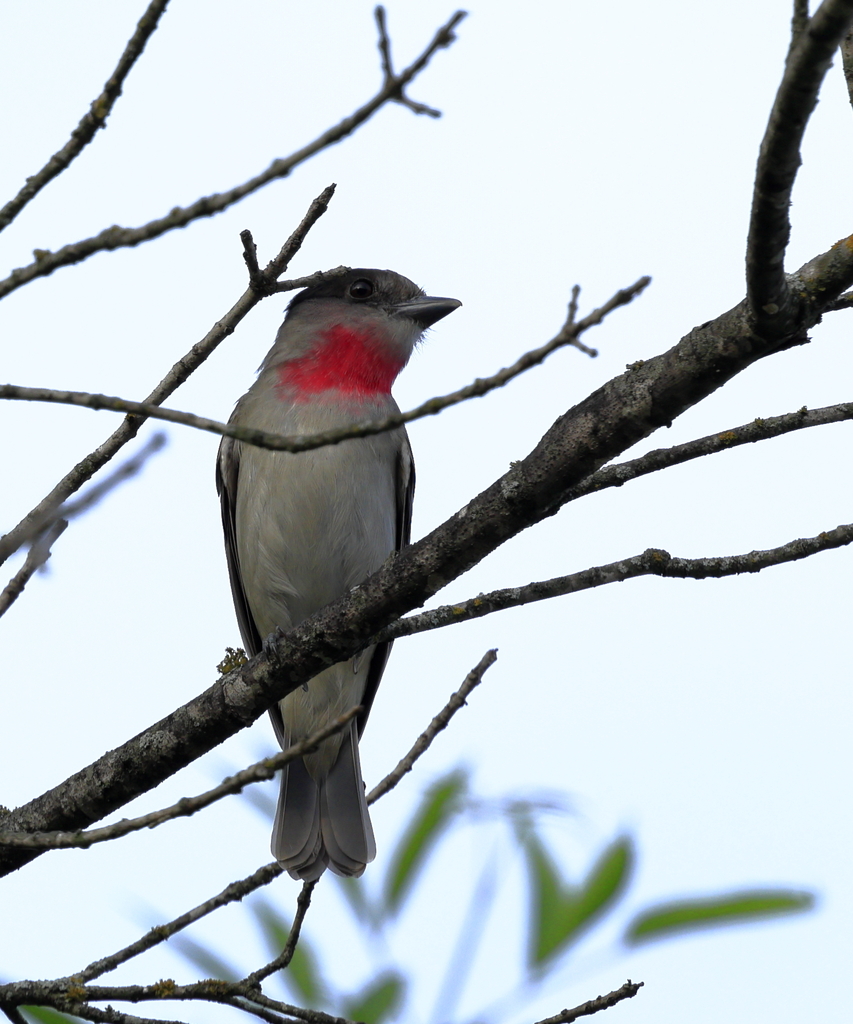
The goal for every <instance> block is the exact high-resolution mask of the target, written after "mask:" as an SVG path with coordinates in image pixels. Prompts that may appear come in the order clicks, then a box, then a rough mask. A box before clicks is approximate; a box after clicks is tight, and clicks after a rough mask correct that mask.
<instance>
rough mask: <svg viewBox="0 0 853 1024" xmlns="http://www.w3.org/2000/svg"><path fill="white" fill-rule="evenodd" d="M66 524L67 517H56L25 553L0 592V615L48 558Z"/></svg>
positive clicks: (3, 613)
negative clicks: (22, 560) (23, 560)
mask: <svg viewBox="0 0 853 1024" xmlns="http://www.w3.org/2000/svg"><path fill="white" fill-rule="evenodd" d="M67 526H68V520H67V519H58V520H56V522H54V523H53V525H52V526H50V527H49V528H48V529H47V530H45V531H44V533H43V534H42V535H41V536H40V537H39V538H38V540H36V541H35V543H34V544H33V545H32V547H31V548H30V550H29V552H28V554H27V557H26V561H25V562H24V564H23V565H22V566H21V568H20V569H19V570H18V571H17V572H16V573H15V575H14V576H13V577H12V578H11V579H10V580H9V582H8V583H7V584H6V586H5V587H4V588H3V591H2V593H0V615H5V613H6V612H7V611H8V610H9V609H10V608H11V607H12V605H13V604H14V602H15V601H16V600H17V599H18V598H19V597H20V596H21V594H22V593H23V590H24V587H25V586H26V585H27V584H28V583H29V581H30V580H31V579H32V577H33V575H34V574H35V573H36V572H37V571H38V570H39V569H41V567H42V566H43V565H44V564H45V562H47V560H48V558H50V549H51V548H52V547H53V543H54V541H56V540H58V539H59V538H60V537H61V536H62V534H63V533H64V532H65V530H66V528H67Z"/></svg>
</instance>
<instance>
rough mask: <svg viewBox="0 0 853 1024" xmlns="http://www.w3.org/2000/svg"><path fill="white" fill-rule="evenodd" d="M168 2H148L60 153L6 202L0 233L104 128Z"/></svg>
mask: <svg viewBox="0 0 853 1024" xmlns="http://www.w3.org/2000/svg"><path fill="white" fill-rule="evenodd" d="M168 2H169V0H151V3H150V4H149V5H148V9H147V10H146V11H145V13H144V14H143V15H142V17H141V18H140V19H139V24H138V25H137V26H136V31H135V32H134V33H133V35H132V36H131V37H130V40H129V41H128V44H127V46H126V47H125V49H124V53H123V54H122V55H121V57H120V58H119V62H118V64H117V65H116V69H115V71H113V73H112V74H111V75H110V77H109V78H108V79H107V81H106V83H105V84H104V88H103V89H102V90H101V95H100V96H99V97H98V98H97V99H96V100H94V101H93V102H92V105H91V106H90V107H89V109H88V110H87V111H86V113H85V114H84V115H83V117H82V118H81V119H80V123H79V124H78V125H77V127H76V128H75V129H74V131H73V132H72V133H71V138H70V139H69V140H68V142H66V143H65V145H64V146H63V147H62V149H60V150H59V151H58V152H57V153H54V154H53V156H52V157H51V158H50V160H48V162H47V163H46V164H45V165H44V167H42V169H41V170H40V171H38V172H37V173H36V174H34V175H32V177H29V178H27V181H26V184H25V185H24V187H23V188H22V189H21V190H20V192H19V193H18V194H17V195H16V196H15V198H14V199H10V200H9V202H8V203H6V205H5V206H4V207H3V208H2V209H0V231H2V230H3V229H4V228H6V227H8V226H9V225H10V224H11V223H12V221H13V220H14V219H15V218H16V217H17V216H18V214H19V213H20V212H21V210H23V208H24V207H25V206H26V205H27V203H29V202H30V201H31V200H32V199H34V198H35V197H36V196H37V195H38V194H39V192H41V190H42V189H43V188H44V187H45V186H46V185H47V184H49V183H50V182H51V181H53V179H54V178H56V177H57V176H58V175H60V174H62V172H63V171H64V170H65V168H66V167H68V166H69V165H70V164H71V162H72V161H73V160H75V159H76V158H77V157H78V156H79V155H80V153H82V152H83V150H84V149H85V148H86V146H88V145H89V143H90V142H91V141H92V139H93V138H94V137H95V133H96V132H97V130H98V129H99V128H105V127H106V122H107V118H108V117H109V116H110V114H111V113H112V109H113V107H114V106H115V102H116V100H117V99H118V98H119V96H121V90H122V87H123V86H124V82H125V79H126V78H127V76H128V75H129V74H130V72H131V70H132V68H133V66H134V64H135V63H136V62H137V61H138V60H139V58H140V57H141V56H142V51H143V50H144V49H145V44H146V43H147V42H148V40H149V39H150V38H151V36H152V35H153V34H154V32H155V31H156V30H157V26H158V25H159V24H160V18H161V16H162V14H163V12H164V11H165V10H166V5H167V4H168Z"/></svg>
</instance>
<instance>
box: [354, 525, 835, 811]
mask: <svg viewBox="0 0 853 1024" xmlns="http://www.w3.org/2000/svg"><path fill="white" fill-rule="evenodd" d="M848 544H853V523H850V524H847V525H842V526H836V527H835V529H834V530H827V531H825V532H824V533H819V534H818V535H817V537H807V538H804V539H798V540H792V541H789V542H788V543H787V544H781V545H780V546H779V547H775V548H770V549H768V550H766V551H750V552H748V553H747V554H745V555H723V556H719V557H712V558H673V556H672V555H671V554H670V553H669V552H668V551H663V550H661V549H660V548H648V550H646V551H644V552H643V553H642V554H641V555H634V556H633V557H632V558H623V559H620V561H618V562H610V563H609V564H608V565H596V566H593V567H592V568H591V569H584V570H583V571H582V572H575V573H572V574H571V575H570V576H557V577H555V578H554V579H550V580H540V581H539V582H537V583H528V584H526V585H525V586H523V587H504V588H503V589H501V590H492V591H491V592H490V593H488V594H478V595H477V597H472V598H470V599H469V600H467V601H460V602H458V603H457V604H446V605H442V606H441V607H440V608H433V609H431V610H430V611H427V612H421V613H420V614H419V615H410V616H409V617H408V618H405V619H400V620H399V621H398V622H395V623H393V625H391V626H388V628H387V629H383V630H382V632H381V633H379V634H378V636H376V637H375V638H374V639H373V641H372V642H373V643H387V642H388V641H389V640H397V639H399V638H400V637H403V636H412V635H414V634H415V633H425V632H427V631H428V630H431V629H441V628H442V627H443V626H451V625H453V624H454V623H457V622H470V621H471V620H472V619H481V618H482V617H483V616H484V615H491V614H492V612H501V611H505V610H506V609H507V608H518V607H520V606H521V605H525V604H532V603H533V602H535V601H547V600H549V599H550V598H552V597H564V596H565V595H566V594H577V593H579V592H580V591H582V590H593V589H594V588H595V587H603V586H606V585H607V584H608V583H622V582H623V581H624V580H631V579H636V578H637V577H638V576H666V577H669V578H671V579H692V580H704V579H709V578H713V579H721V578H722V577H723V576H737V575H740V574H741V573H745V572H761V570H762V569H769V568H770V567H771V566H774V565H784V564H785V563H786V562H797V561H799V560H800V559H803V558H810V557H811V556H812V555H816V554H818V553H819V552H821V551H831V550H832V549H833V548H840V547H846V546H847V545H848ZM371 795H372V794H371Z"/></svg>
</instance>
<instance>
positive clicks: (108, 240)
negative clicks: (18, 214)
mask: <svg viewBox="0 0 853 1024" xmlns="http://www.w3.org/2000/svg"><path fill="white" fill-rule="evenodd" d="M464 17H465V12H464V11H457V12H456V13H455V14H454V15H453V16H452V17H451V18H450V19H449V20H448V21H447V23H446V24H445V25H443V26H442V27H441V28H440V29H439V30H438V32H436V34H435V36H434V37H433V39H432V41H431V42H430V43H429V45H428V46H427V47H426V49H425V50H424V51H423V53H422V54H421V55H420V57H418V58H417V60H415V61H413V62H412V63H411V64H410V65H409V66H408V67H407V68H406V69H405V70H404V71H401V72H400V74H399V75H396V76H394V77H392V78H390V79H386V81H385V82H384V84H383V85H382V87H381V88H380V90H379V91H378V92H377V93H376V95H375V96H374V97H373V98H372V99H370V100H368V101H367V103H365V104H364V105H363V106H361V107H359V108H358V110H356V111H354V112H353V113H352V114H350V115H349V116H348V117H345V118H344V119H343V120H342V121H340V122H339V123H338V124H336V125H334V127H332V128H329V129H328V131H325V132H323V133H322V135H318V136H317V138H316V139H314V141H313V142H309V143H308V145H307V146H303V147H302V149H300V150H297V151H296V152H295V153H292V154H291V155H290V156H288V157H281V158H279V159H277V160H273V162H272V163H271V164H270V166H269V167H268V168H267V169H266V170H265V171H262V172H261V173H260V174H257V175H255V177H254V178H250V179H249V180H248V181H246V182H243V184H241V185H236V186H234V187H233V188H230V189H228V190H227V191H225V192H218V193H215V194H214V195H210V196H203V197H202V198H201V199H197V200H196V201H195V202H194V203H191V204H190V205H189V206H176V207H174V208H173V209H172V210H170V211H169V213H167V214H166V215H165V216H163V217H158V218H157V219H155V220H152V221H149V222H148V223H147V224H143V225H141V226H140V227H136V228H119V227H110V228H106V229H105V230H104V231H101V232H100V234H98V235H94V236H93V237H91V238H85V239H83V240H82V241H79V242H72V243H71V244H69V245H64V246H63V247H62V248H61V249H58V250H57V251H56V252H48V251H47V250H43V249H39V250H36V259H35V261H34V262H33V263H30V264H28V265H27V266H25V267H19V268H18V269H17V270H13V271H12V273H11V274H10V275H9V276H8V277H7V278H6V279H5V280H3V281H0V298H3V297H4V296H6V295H8V294H10V293H11V292H13V291H15V289H17V288H20V287H21V286H22V285H25V284H27V283H28V282H30V281H33V280H35V278H38V277H46V276H47V275H48V274H52V273H53V272H54V271H55V270H58V269H59V268H60V267H68V266H71V265H72V264H74V263H80V262H81V261H82V260H85V259H88V258H89V257H90V256H92V255H94V254H95V253H98V252H110V251H112V250H114V249H124V248H127V247H129V246H134V245H139V244H140V243H141V242H148V241H150V240H151V239H153V238H159V237H160V236H161V235H164V234H166V233H167V232H169V231H174V230H176V229H177V228H183V227H186V225H187V224H189V223H191V222H192V221H194V220H199V219H200V218H201V217H211V216H213V215H214V214H217V213H221V212H222V211H223V210H226V209H228V207H229V206H233V205H234V204H235V203H237V202H239V201H240V200H241V199H245V197H246V196H248V195H251V194H252V193H253V192H257V191H258V189H260V188H263V187H264V185H267V184H269V183H270V182H271V181H275V180H276V179H277V178H285V177H287V176H288V175H289V174H290V173H291V172H292V171H293V170H294V168H296V167H298V166H299V165H300V164H302V163H305V161H306V160H310V159H311V157H313V156H316V155H317V153H319V152H321V151H322V150H324V149H328V147H329V146H333V145H334V144H335V143H337V142H340V141H341V140H342V139H345V138H346V137H347V136H348V135H351V134H352V133H353V132H354V131H355V130H356V129H357V128H359V127H360V126H361V125H362V124H364V123H365V121H368V120H369V119H370V118H371V117H372V116H373V115H374V114H375V113H376V112H377V111H378V110H379V109H380V108H381V107H383V106H384V105H385V104H386V103H388V102H390V101H392V100H394V99H396V98H397V96H398V95H399V94H400V92H401V90H402V89H403V87H404V86H406V85H407V84H408V83H409V82H410V81H411V80H412V79H413V78H415V77H416V76H417V75H418V74H420V72H421V71H423V69H424V68H425V67H426V66H427V64H428V63H429V62H430V60H431V59H432V57H433V56H434V55H435V53H436V52H437V51H438V50H440V49H442V48H444V47H447V46H450V45H451V44H452V43H453V42H454V40H455V38H456V37H455V35H454V34H453V30H454V28H455V27H456V26H457V25H458V24H459V22H460V21H461V20H462V19H463V18H464Z"/></svg>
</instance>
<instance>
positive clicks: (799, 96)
mask: <svg viewBox="0 0 853 1024" xmlns="http://www.w3.org/2000/svg"><path fill="white" fill-rule="evenodd" d="M851 19H853V0H824V2H823V3H822V4H821V5H820V7H819V8H818V10H817V11H816V12H815V14H814V16H813V17H812V18H811V19H810V20H809V21H808V23H807V24H806V25H805V26H803V25H802V24H799V23H798V24H799V29H798V31H797V33H796V34H797V39H796V42H795V43H794V44H793V45H792V48H791V51H790V53H789V54H788V59H787V61H786V65H785V74H784V76H783V78H782V82H781V84H780V86H779V89H778V92H777V93H776V100H775V102H774V104H773V109H772V110H771V112H770V120H769V122H768V125H767V129H766V131H765V134H764V138H763V140H762V142H761V149H760V150H759V155H758V165H757V167H756V171H755V186H754V191H753V197H752V214H751V217H750V224H749V235H748V240H747V252H746V282H747V299H748V302H749V311H750V315H751V317H752V319H753V320H754V323H755V327H756V330H757V331H758V332H759V333H761V334H763V335H764V336H766V337H768V338H776V339H779V338H781V337H782V336H787V335H790V333H791V324H792V322H793V317H794V315H795V314H794V309H793V307H794V306H795V305H796V304H797V301H798V299H797V297H796V295H795V294H794V293H792V291H791V290H790V289H789V287H788V281H787V279H786V277H785V250H786V249H787V246H788V240H789V238H790V234H791V223H790V220H789V218H788V209H789V207H790V203H791V191H792V189H793V187H794V180H795V178H796V176H797V170H798V168H799V166H800V163H801V160H800V144H801V142H802V138H803V133H804V132H805V129H806V125H807V124H808V120H809V117H810V116H811V114H812V111H813V110H814V108H815V105H816V104H817V94H818V90H819V89H820V86H821V83H822V82H823V78H824V76H825V74H826V72H827V71H828V70H829V67H830V65H831V63H832V58H833V56H834V54H835V50H836V48H837V47H838V45H839V43H840V42H841V40H842V38H843V37H844V35H845V33H846V32H847V29H848V28H849V26H850V21H851Z"/></svg>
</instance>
